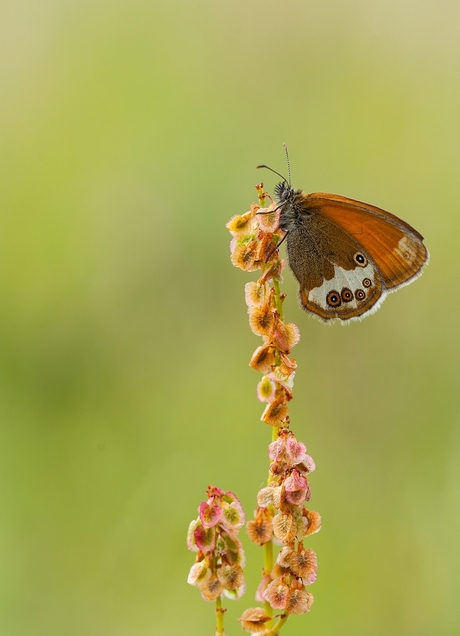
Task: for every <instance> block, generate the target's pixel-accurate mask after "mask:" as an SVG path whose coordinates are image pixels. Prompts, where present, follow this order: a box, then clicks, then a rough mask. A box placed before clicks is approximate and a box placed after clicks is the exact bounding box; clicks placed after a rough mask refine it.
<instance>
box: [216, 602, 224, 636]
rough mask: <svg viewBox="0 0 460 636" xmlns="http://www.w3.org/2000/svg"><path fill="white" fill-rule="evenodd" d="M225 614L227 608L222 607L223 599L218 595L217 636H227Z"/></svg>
mask: <svg viewBox="0 0 460 636" xmlns="http://www.w3.org/2000/svg"><path fill="white" fill-rule="evenodd" d="M224 614H225V609H224V608H223V607H222V599H221V598H220V596H218V597H217V598H216V636H225V634H224Z"/></svg>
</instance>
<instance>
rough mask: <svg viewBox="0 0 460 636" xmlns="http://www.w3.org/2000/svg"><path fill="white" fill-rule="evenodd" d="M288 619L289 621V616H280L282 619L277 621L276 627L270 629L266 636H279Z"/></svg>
mask: <svg viewBox="0 0 460 636" xmlns="http://www.w3.org/2000/svg"><path fill="white" fill-rule="evenodd" d="M287 619H288V615H287V614H283V615H282V616H280V618H279V619H278V620H277V621H276V623H275V625H274V626H273V627H272V628H271V629H270V631H269V632H265V635H264V636H278V633H279V631H280V629H281V628H282V627H283V625H284V623H285V622H286V621H287Z"/></svg>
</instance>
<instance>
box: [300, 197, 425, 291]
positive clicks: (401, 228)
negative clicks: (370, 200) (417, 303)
mask: <svg viewBox="0 0 460 636" xmlns="http://www.w3.org/2000/svg"><path fill="white" fill-rule="evenodd" d="M304 200H305V203H306V205H307V206H308V208H315V209H316V208H317V209H319V210H320V212H321V214H323V215H325V217H327V218H329V219H330V220H332V221H333V222H334V223H335V224H337V225H339V226H340V227H341V228H343V229H344V230H345V231H346V232H347V233H348V234H350V236H352V237H353V238H354V239H356V240H357V241H358V242H359V244H360V245H361V246H362V248H363V250H365V251H366V252H367V254H368V255H369V256H370V257H371V259H372V260H373V261H374V262H375V263H376V265H377V267H378V270H379V273H380V276H381V279H382V284H383V287H384V289H387V290H388V291H394V290H396V289H398V288H399V287H401V286H402V285H408V284H409V283H411V282H412V281H413V280H415V279H416V278H418V277H419V276H420V275H421V273H422V268H423V265H425V264H426V263H427V262H428V259H429V254H428V250H427V248H426V246H425V245H424V244H423V236H422V235H421V234H420V233H419V232H417V230H415V229H414V228H413V227H412V226H410V225H409V223H406V222H405V221H403V220H402V219H400V218H398V217H397V216H395V215H394V214H391V213H390V212H386V211H385V210H382V209H380V208H377V207H376V206H373V205H369V204H367V203H363V202H361V201H355V200H354V199H348V198H347V197H342V196H339V195H335V194H324V193H320V192H317V193H313V194H308V195H304Z"/></svg>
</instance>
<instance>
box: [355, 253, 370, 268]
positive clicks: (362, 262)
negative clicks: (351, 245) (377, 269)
mask: <svg viewBox="0 0 460 636" xmlns="http://www.w3.org/2000/svg"><path fill="white" fill-rule="evenodd" d="M353 260H354V261H355V263H356V265H359V266H360V267H366V265H367V258H366V257H365V256H364V254H361V252H356V254H353Z"/></svg>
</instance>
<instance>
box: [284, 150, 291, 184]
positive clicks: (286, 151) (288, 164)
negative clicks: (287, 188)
mask: <svg viewBox="0 0 460 636" xmlns="http://www.w3.org/2000/svg"><path fill="white" fill-rule="evenodd" d="M283 146H284V152H285V153H286V161H287V168H288V176H289V185H291V163H290V161H289V152H288V147H287V146H286V144H283Z"/></svg>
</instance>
